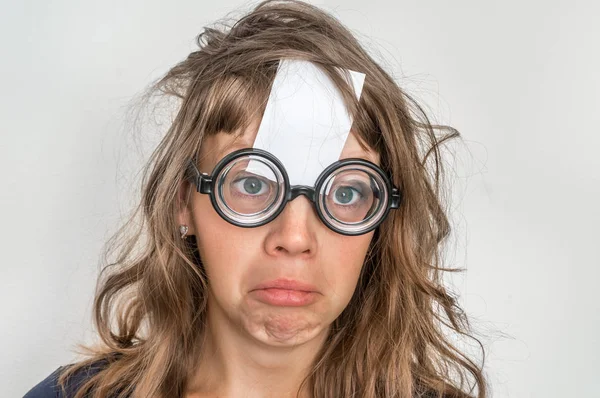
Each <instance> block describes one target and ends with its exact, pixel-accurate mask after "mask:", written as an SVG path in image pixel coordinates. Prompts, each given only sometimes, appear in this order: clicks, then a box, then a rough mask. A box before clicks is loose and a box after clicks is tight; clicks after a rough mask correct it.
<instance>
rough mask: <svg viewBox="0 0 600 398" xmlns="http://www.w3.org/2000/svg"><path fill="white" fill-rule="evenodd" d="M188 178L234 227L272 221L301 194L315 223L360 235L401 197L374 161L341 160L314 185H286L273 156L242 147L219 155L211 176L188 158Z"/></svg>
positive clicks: (393, 206)
mask: <svg viewBox="0 0 600 398" xmlns="http://www.w3.org/2000/svg"><path fill="white" fill-rule="evenodd" d="M189 168H190V175H191V177H190V179H191V182H192V183H193V184H194V185H195V186H196V190H197V191H198V192H200V193H202V194H207V195H210V200H211V203H212V205H213V207H214V209H215V210H216V212H217V213H218V214H219V215H220V216H221V217H222V218H223V219H225V220H226V221H228V222H229V223H231V224H233V225H237V226H239V227H245V228H249V227H258V226H261V225H264V224H266V223H268V222H270V221H272V220H274V219H275V218H276V217H277V216H278V215H279V214H280V213H281V212H282V211H283V209H284V207H285V205H286V204H287V202H289V201H291V200H294V199H295V198H297V197H298V196H299V195H305V196H306V197H307V198H308V199H309V200H310V201H311V202H312V203H313V205H314V207H315V209H316V211H317V214H318V216H319V218H320V219H321V221H322V222H323V223H324V224H325V225H326V226H327V227H329V228H330V229H332V230H333V231H335V232H338V233H340V234H343V235H361V234H364V233H367V232H369V231H371V230H373V229H375V228H376V227H377V226H378V225H379V224H381V222H383V220H384V219H385V218H386V216H387V215H388V213H389V211H390V210H391V209H397V208H398V207H399V205H400V201H401V194H400V191H399V190H398V188H396V187H394V186H392V184H391V182H390V179H389V178H388V176H386V174H385V173H384V172H383V171H382V170H381V169H380V168H379V167H378V166H377V165H376V164H374V163H372V162H369V161H368V160H365V159H358V158H352V159H343V160H339V161H337V162H335V163H333V164H331V165H330V166H328V167H327V168H326V169H325V170H323V172H322V173H321V174H320V175H319V177H318V178H317V181H316V183H315V186H314V187H310V186H305V185H290V181H289V178H288V175H287V173H286V170H285V168H284V167H283V164H282V163H281V162H280V161H279V160H278V159H277V157H275V156H274V155H273V154H271V153H269V152H267V151H264V150H261V149H256V148H245V149H240V150H237V151H235V152H232V153H230V154H228V155H227V156H225V157H224V158H223V159H222V160H221V161H219V163H217V165H216V166H215V168H214V169H213V172H212V175H208V174H206V173H200V171H198V168H197V167H196V161H195V160H190V162H189Z"/></svg>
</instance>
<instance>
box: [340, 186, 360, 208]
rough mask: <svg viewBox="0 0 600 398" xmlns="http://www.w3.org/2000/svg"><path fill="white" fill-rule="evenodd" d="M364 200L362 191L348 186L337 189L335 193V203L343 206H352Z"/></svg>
mask: <svg viewBox="0 0 600 398" xmlns="http://www.w3.org/2000/svg"><path fill="white" fill-rule="evenodd" d="M362 198H363V194H362V192H361V191H360V189H357V188H355V187H351V186H348V185H341V186H339V187H337V188H336V189H335V191H334V193H333V203H335V204H336V205H341V206H352V205H355V204H356V202H358V201H360V200H361V199H362Z"/></svg>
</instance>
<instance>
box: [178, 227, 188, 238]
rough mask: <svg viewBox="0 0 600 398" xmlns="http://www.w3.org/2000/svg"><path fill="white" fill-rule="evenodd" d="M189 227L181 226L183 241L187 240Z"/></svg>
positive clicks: (180, 231)
mask: <svg viewBox="0 0 600 398" xmlns="http://www.w3.org/2000/svg"><path fill="white" fill-rule="evenodd" d="M188 229H189V228H188V226H187V225H180V226H179V233H180V234H181V239H185V236H186V235H187V233H188Z"/></svg>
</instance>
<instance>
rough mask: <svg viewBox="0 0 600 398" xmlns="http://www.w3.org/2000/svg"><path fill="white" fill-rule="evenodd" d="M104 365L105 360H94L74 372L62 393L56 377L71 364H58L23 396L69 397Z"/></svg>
mask: <svg viewBox="0 0 600 398" xmlns="http://www.w3.org/2000/svg"><path fill="white" fill-rule="evenodd" d="M105 365H106V361H104V360H102V361H96V362H94V363H92V364H91V365H88V366H86V367H84V368H82V369H79V370H78V371H77V372H75V373H74V374H73V375H72V376H71V377H70V378H69V379H68V381H67V385H66V386H65V390H66V392H67V395H63V393H62V389H61V387H60V386H59V385H58V378H59V377H60V375H61V374H62V372H64V371H66V370H67V369H68V368H69V367H71V366H73V364H69V365H65V366H60V367H59V368H57V369H56V370H55V371H54V372H52V373H51V374H50V375H48V377H46V378H45V379H44V380H42V381H40V382H39V383H38V384H36V385H35V386H34V387H33V388H32V389H31V390H29V391H28V392H27V393H26V394H25V395H24V396H23V398H71V396H74V395H75V392H76V391H77V390H78V389H79V388H80V387H81V386H82V385H83V384H84V383H85V382H86V381H87V380H89V379H90V378H91V377H93V376H94V375H95V374H96V373H98V372H99V371H100V370H102V368H103V367H104V366H105Z"/></svg>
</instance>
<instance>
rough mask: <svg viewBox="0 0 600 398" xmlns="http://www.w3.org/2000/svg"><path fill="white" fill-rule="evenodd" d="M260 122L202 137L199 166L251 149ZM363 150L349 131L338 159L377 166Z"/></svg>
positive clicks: (373, 155) (207, 166) (376, 159)
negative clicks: (244, 149)
mask: <svg viewBox="0 0 600 398" xmlns="http://www.w3.org/2000/svg"><path fill="white" fill-rule="evenodd" d="M259 124H260V121H254V122H252V123H250V125H249V126H248V127H247V128H246V129H245V130H244V131H242V132H241V133H238V134H234V133H223V132H219V133H217V134H214V135H210V136H206V137H204V139H203V141H202V146H201V148H200V159H199V161H200V166H201V167H202V168H203V170H204V171H205V172H206V171H209V170H212V168H213V167H214V166H215V165H216V164H217V163H218V162H219V160H221V159H222V158H223V157H225V156H226V155H227V154H229V153H231V152H233V151H235V150H238V149H242V148H252V147H253V145H254V140H255V138H256V135H257V133H258V127H259ZM365 147H367V150H364V149H363V148H362V147H361V145H360V142H359V137H358V135H357V134H356V133H355V132H354V131H352V130H350V133H349V134H348V138H347V139H346V142H345V143H344V147H343V149H342V153H341V155H340V159H348V158H361V159H366V160H369V161H371V162H373V163H375V164H376V165H378V166H379V164H380V163H379V162H380V156H379V154H378V153H377V152H376V151H374V150H373V149H372V148H369V147H368V146H366V145H365Z"/></svg>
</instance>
